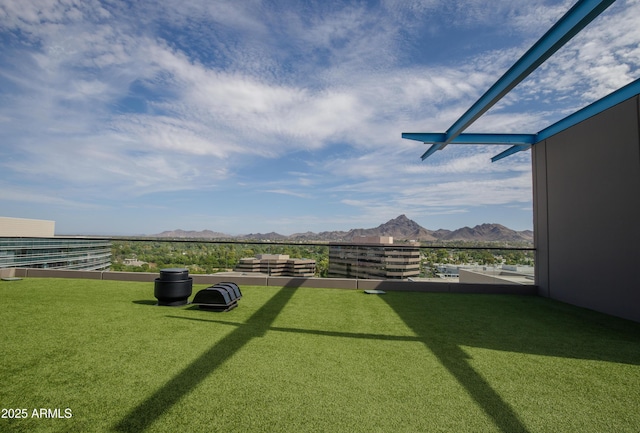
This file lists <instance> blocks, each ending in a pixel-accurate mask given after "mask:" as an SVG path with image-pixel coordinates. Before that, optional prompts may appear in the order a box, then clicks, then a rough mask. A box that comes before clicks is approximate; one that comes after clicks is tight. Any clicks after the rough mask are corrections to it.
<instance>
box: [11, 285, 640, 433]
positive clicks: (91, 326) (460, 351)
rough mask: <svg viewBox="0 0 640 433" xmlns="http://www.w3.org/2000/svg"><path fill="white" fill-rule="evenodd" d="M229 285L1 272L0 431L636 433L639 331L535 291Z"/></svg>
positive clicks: (637, 326)
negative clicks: (213, 307) (231, 303)
mask: <svg viewBox="0 0 640 433" xmlns="http://www.w3.org/2000/svg"><path fill="white" fill-rule="evenodd" d="M203 287H204V286H197V287H194V291H193V293H194V294H195V293H196V292H197V291H198V290H199V289H201V288H203ZM241 289H242V292H243V295H244V296H243V298H242V299H241V300H240V302H239V307H238V308H236V309H235V310H232V311H230V312H226V313H214V312H207V311H202V310H199V309H197V308H195V307H193V306H184V307H158V306H155V305H154V303H155V299H154V297H153V283H135V282H115V281H89V280H72V279H25V280H22V281H11V282H6V281H2V282H0V299H1V301H0V325H1V326H2V333H1V334H0V347H1V351H0V360H1V361H0V403H1V405H2V408H3V415H5V416H6V415H8V414H9V411H8V409H26V410H27V417H26V418H24V419H15V418H14V419H7V418H2V419H0V431H3V432H5V431H9V432H13V431H17V432H20V431H24V432H48V431H68V432H78V431H98V432H99V431H116V432H117V431H120V432H141V431H153V432H177V431H192V432H196V431H203V432H204V431H206V432H215V431H220V432H394V433H395V432H494V431H495V432H505V433H506V432H509V433H511V432H519V431H522V432H525V431H526V432H581V433H584V432H616V433H619V432H637V431H639V429H640V410H638V408H640V324H637V323H632V322H628V321H624V320H621V319H616V318H612V317H609V316H605V315H602V314H598V313H594V312H591V311H587V310H583V309H579V308H575V307H571V306H568V305H565V304H560V303H557V302H553V301H550V300H547V299H543V298H537V297H520V296H497V295H461V294H435V293H401V292H388V293H387V294H386V295H365V294H363V293H362V292H361V291H348V290H335V289H311V288H273V287H241ZM42 408H44V409H50V410H51V412H54V411H55V409H58V410H59V414H60V415H62V416H63V417H64V416H65V414H69V413H70V414H71V417H70V418H38V417H35V416H33V411H34V409H36V413H39V410H40V409H42ZM65 409H69V411H70V412H67V413H65ZM14 413H15V412H14Z"/></svg>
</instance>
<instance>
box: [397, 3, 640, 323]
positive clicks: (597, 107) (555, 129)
mask: <svg viewBox="0 0 640 433" xmlns="http://www.w3.org/2000/svg"><path fill="white" fill-rule="evenodd" d="M614 1H615V0H578V2H577V3H576V4H575V5H574V6H573V7H572V8H571V9H570V10H569V11H568V12H567V13H566V14H565V15H564V16H563V17H562V18H561V19H560V20H559V21H558V23H556V24H555V25H554V26H553V27H552V28H551V29H550V30H549V31H548V32H547V33H546V34H545V35H544V36H543V37H542V38H541V39H540V40H539V41H538V42H536V43H535V44H534V45H533V47H532V48H531V49H530V50H529V51H527V52H526V53H525V54H524V56H522V58H520V59H519V60H518V61H517V62H516V63H515V64H514V65H513V66H512V67H511V68H510V69H509V70H508V71H507V72H506V73H505V74H504V75H503V76H502V77H501V78H500V79H499V80H498V81H497V82H496V83H495V84H494V85H493V86H492V87H491V88H490V89H489V90H488V91H487V92H486V93H485V94H484V95H482V97H481V98H480V99H479V100H478V101H477V102H476V103H475V104H473V105H472V106H471V108H469V110H468V111H467V112H466V113H464V114H463V115H462V117H460V118H459V119H458V120H457V121H456V122H455V123H454V124H453V125H452V126H451V127H450V128H449V129H448V130H447V131H446V132H444V133H403V134H402V137H403V138H407V139H411V140H418V141H422V142H424V143H425V144H431V147H430V148H429V149H428V150H427V151H426V152H425V153H424V154H423V155H422V159H423V160H424V159H426V158H428V157H429V156H430V155H432V154H433V153H435V152H436V151H438V150H442V149H444V148H445V147H446V146H447V145H449V144H499V145H510V147H509V148H508V149H507V150H505V151H503V152H501V153H499V154H497V155H496V156H494V157H493V158H492V161H497V160H499V159H502V158H504V157H506V156H509V155H512V154H514V153H517V152H520V151H523V150H527V149H530V151H531V163H532V180H533V228H534V245H535V250H536V253H535V254H536V258H535V261H536V266H535V285H536V290H537V293H538V295H540V296H544V297H549V298H552V299H556V300H559V301H562V302H567V303H570V304H574V305H578V306H581V307H586V308H590V309H593V310H597V311H600V312H603V313H607V314H612V315H615V316H619V317H623V318H626V319H631V320H635V321H638V322H640V272H637V267H638V258H639V254H638V245H640V224H639V223H638V222H639V221H640V80H636V81H634V82H632V83H630V84H628V85H626V86H624V87H622V88H620V89H618V90H617V91H615V92H613V93H611V94H610V95H608V96H606V97H604V98H602V99H600V100H599V101H597V102H594V103H593V104H591V105H589V106H587V107H585V108H583V109H581V110H579V111H577V112H575V113H573V114H571V115H570V116H568V117H566V118H564V119H562V120H560V121H559V122H557V123H554V124H553V125H551V126H548V127H546V128H544V129H542V130H540V131H539V132H537V133H535V134H467V133H464V131H465V129H467V128H468V127H469V126H470V125H471V124H472V123H473V122H474V121H475V120H477V119H478V118H479V117H480V116H482V114H484V113H485V112H486V111H487V110H489V109H490V108H491V107H492V106H493V105H494V104H495V103H496V102H498V101H499V100H500V99H501V98H502V97H504V96H505V95H506V94H507V93H508V92H509V91H510V90H511V89H513V88H514V87H515V86H516V85H517V84H518V83H520V82H521V81H522V80H524V79H525V78H526V77H527V76H528V75H529V74H531V72H533V71H534V70H535V69H536V68H537V67H539V66H540V65H541V64H542V63H543V62H544V61H546V60H547V59H548V58H549V57H550V56H551V55H553V53H555V52H556V51H557V50H558V49H560V47H562V46H563V45H564V44H566V43H567V42H568V41H569V40H570V39H571V38H572V37H574V36H575V35H576V34H577V33H579V32H580V31H581V30H582V29H583V28H584V27H585V26H587V24H589V23H590V22H591V21H593V19H594V18H596V17H597V16H598V15H599V14H601V13H602V12H603V11H604V10H606V9H607V8H608V7H609V6H610V5H611V4H612V3H613V2H614Z"/></svg>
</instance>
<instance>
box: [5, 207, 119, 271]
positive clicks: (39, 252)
mask: <svg viewBox="0 0 640 433" xmlns="http://www.w3.org/2000/svg"><path fill="white" fill-rule="evenodd" d="M54 233H55V222H54V221H47V220H34V219H24V218H7V217H0V268H51V269H76V270H83V271H102V270H108V269H109V267H110V266H111V241H109V240H105V239H87V238H82V239H76V238H71V237H57V236H55V235H54Z"/></svg>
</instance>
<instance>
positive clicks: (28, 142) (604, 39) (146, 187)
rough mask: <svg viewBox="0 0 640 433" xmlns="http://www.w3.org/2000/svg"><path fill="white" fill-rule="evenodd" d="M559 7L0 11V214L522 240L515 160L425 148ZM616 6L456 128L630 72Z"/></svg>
mask: <svg viewBox="0 0 640 433" xmlns="http://www.w3.org/2000/svg"><path fill="white" fill-rule="evenodd" d="M573 3H574V2H573V1H545V0H527V1H513V0H467V1H451V0H387V1H375V2H367V1H327V0H322V1H317V2H314V1H307V0H305V1H258V0H255V1H242V0H233V1H216V0H179V1H178V0H164V1H156V0H153V1H151V0H136V1H132V2H128V1H120V0H108V1H98V0H59V1H53V0H14V1H12V0H0V38H1V45H0V216H9V217H21V218H36V219H48V220H55V221H56V233H57V234H107V235H108V234H125V235H126V234H153V233H158V232H160V231H163V230H170V229H177V228H181V229H185V230H203V229H210V230H214V231H220V232H225V233H229V234H243V233H250V232H270V231H276V232H279V233H282V234H292V233H296V232H304V231H308V230H310V231H316V232H318V231H323V230H347V229H350V228H359V227H375V226H377V225H379V224H381V223H383V222H386V221H387V220H389V219H391V218H394V217H396V216H398V215H400V214H406V215H407V216H408V217H409V218H411V219H413V220H415V221H417V222H418V223H419V224H421V225H422V226H424V227H426V228H429V229H433V230H435V229H439V228H446V229H456V228H459V227H463V226H474V225H476V224H481V223H500V224H504V225H506V226H508V227H510V228H513V229H516V230H524V229H531V228H532V225H533V223H532V200H531V196H532V191H531V161H530V155H529V152H521V153H519V154H516V155H514V156H511V157H509V158H506V159H504V160H501V161H499V162H496V163H491V162H490V157H491V156H493V155H495V154H497V153H498V152H499V151H501V150H503V148H502V147H499V146H454V145H451V146H448V147H447V148H446V149H444V150H442V151H440V152H437V153H436V154H435V155H434V156H432V157H430V158H429V159H427V160H426V161H424V162H422V161H421V160H420V158H419V157H420V155H421V154H422V153H423V152H424V151H425V150H426V149H427V148H428V146H427V145H424V144H422V143H419V142H415V141H410V140H403V139H401V138H400V136H401V133H402V132H444V131H445V130H446V129H447V128H448V127H449V126H450V125H451V124H452V123H453V122H454V121H455V120H456V119H457V118H458V117H459V116H460V115H461V114H462V113H463V112H464V111H466V109H467V108H468V107H469V106H470V105H471V104H472V103H473V102H475V100H476V99H477V98H478V97H479V96H480V95H481V94H482V93H483V92H484V91H485V90H486V89H488V88H489V87H490V86H491V85H492V84H493V83H494V82H495V81H496V80H497V79H498V78H499V77H500V76H501V75H502V74H503V73H504V72H505V71H506V70H507V69H508V68H509V67H510V66H511V65H512V64H513V63H514V62H515V61H516V60H517V59H518V58H519V57H520V56H521V55H522V54H523V53H524V52H525V51H526V50H527V49H528V48H529V47H530V46H531V45H532V44H533V43H534V42H535V41H536V40H537V39H538V38H539V37H540V36H542V35H543V34H544V33H545V32H546V31H547V30H548V29H549V28H550V27H551V26H552V25H553V23H554V22H555V21H557V20H558V19H559V18H560V17H561V16H562V15H563V14H564V13H565V12H566V11H567V10H568V9H569V8H570V7H571V5H572V4H573ZM638 23H640V1H639V0H618V1H617V2H616V3H614V5H612V6H611V7H610V8H609V9H608V10H607V11H605V13H603V14H602V15H601V16H600V17H598V18H597V19H596V20H595V21H594V22H592V23H591V24H590V25H589V26H588V27H587V28H586V29H585V30H584V31H583V32H582V33H581V34H580V35H578V36H577V37H576V38H574V40H573V41H571V42H570V43H569V44H568V45H567V46H565V47H564V48H562V49H561V50H560V51H558V52H557V53H556V54H555V55H554V56H553V57H552V58H551V59H550V60H549V61H547V63H545V65H543V67H542V68H540V69H539V70H538V71H536V72H534V73H533V74H532V75H531V76H530V77H529V78H527V79H526V80H525V81H523V82H522V83H521V84H520V85H519V86H518V87H516V89H515V90H514V91H513V92H512V93H510V94H509V95H508V96H507V97H506V98H505V99H504V100H503V101H501V102H500V103H499V104H498V105H496V106H495V107H494V108H492V109H491V110H490V111H489V112H488V113H487V114H485V116H483V117H482V118H481V119H480V120H479V121H477V122H476V123H475V124H474V125H472V127H471V128H470V129H468V130H467V132H529V133H534V132H537V131H539V130H541V129H543V128H544V127H546V126H548V125H549V124H551V123H553V122H554V121H556V120H559V119H561V118H563V117H565V116H566V115H568V114H570V113H572V112H573V111H575V110H576V109H579V108H581V107H583V106H585V105H586V104H588V103H590V102H593V101H595V100H597V99H599V98H601V97H602V96H605V95H607V94H608V93H610V92H612V91H613V90H616V89H617V88H619V87H621V86H622V85H624V84H627V83H629V82H631V81H633V80H634V79H636V78H638V77H639V76H640V73H639V71H638V67H639V65H640V25H638Z"/></svg>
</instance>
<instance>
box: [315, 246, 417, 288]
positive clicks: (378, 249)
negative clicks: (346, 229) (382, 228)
mask: <svg viewBox="0 0 640 433" xmlns="http://www.w3.org/2000/svg"><path fill="white" fill-rule="evenodd" d="M418 275H420V248H419V247H418V245H417V244H412V245H394V244H393V237H391V236H363V237H361V238H359V239H358V240H357V241H356V243H352V244H347V243H331V244H329V275H328V276H329V278H345V277H346V278H363V279H406V278H411V277H417V276H418Z"/></svg>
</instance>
